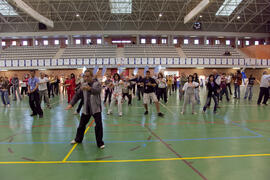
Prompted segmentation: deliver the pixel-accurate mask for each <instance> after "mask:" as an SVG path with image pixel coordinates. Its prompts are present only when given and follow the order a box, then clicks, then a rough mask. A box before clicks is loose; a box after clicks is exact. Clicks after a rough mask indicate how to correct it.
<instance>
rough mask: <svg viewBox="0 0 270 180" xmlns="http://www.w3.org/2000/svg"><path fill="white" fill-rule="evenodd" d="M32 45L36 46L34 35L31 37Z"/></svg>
mask: <svg viewBox="0 0 270 180" xmlns="http://www.w3.org/2000/svg"><path fill="white" fill-rule="evenodd" d="M32 46H36V38H35V37H33V38H32Z"/></svg>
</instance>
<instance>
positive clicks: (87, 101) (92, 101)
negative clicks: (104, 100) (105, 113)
mask: <svg viewBox="0 0 270 180" xmlns="http://www.w3.org/2000/svg"><path fill="white" fill-rule="evenodd" d="M84 80H85V82H84V83H83V84H82V87H81V89H80V93H76V94H75V95H74V97H73V98H72V100H71V102H70V103H69V105H68V106H67V107H66V110H69V109H71V108H72V107H73V106H74V105H75V104H76V103H77V102H78V100H79V99H80V98H81V97H82V98H83V99H84V104H83V112H82V115H81V119H80V124H79V127H78V128H77V134H76V137H75V139H74V140H72V141H71V142H70V143H71V144H76V143H81V142H82V141H83V138H84V132H85V128H86V125H87V123H88V122H89V120H90V118H91V116H93V117H94V120H95V123H96V126H95V135H96V143H97V146H98V147H99V148H100V149H104V148H105V145H104V142H103V140H102V139H103V127H102V116H101V98H100V93H101V85H100V83H99V82H98V81H96V80H95V79H94V78H93V72H92V71H91V70H86V71H85V73H84Z"/></svg>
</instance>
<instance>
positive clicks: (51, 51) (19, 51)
mask: <svg viewBox="0 0 270 180" xmlns="http://www.w3.org/2000/svg"><path fill="white" fill-rule="evenodd" d="M58 50H59V46H25V47H24V46H11V47H9V48H7V49H5V50H2V53H1V54H0V59H1V60H12V59H14V60H27V59H30V60H31V59H50V58H53V57H54V56H55V54H56V53H57V51H58Z"/></svg>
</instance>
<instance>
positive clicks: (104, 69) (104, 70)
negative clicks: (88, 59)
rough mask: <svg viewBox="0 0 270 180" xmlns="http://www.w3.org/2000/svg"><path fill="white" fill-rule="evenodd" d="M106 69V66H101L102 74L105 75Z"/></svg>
mask: <svg viewBox="0 0 270 180" xmlns="http://www.w3.org/2000/svg"><path fill="white" fill-rule="evenodd" d="M106 71H107V68H106V67H103V68H102V76H104V75H105V73H106Z"/></svg>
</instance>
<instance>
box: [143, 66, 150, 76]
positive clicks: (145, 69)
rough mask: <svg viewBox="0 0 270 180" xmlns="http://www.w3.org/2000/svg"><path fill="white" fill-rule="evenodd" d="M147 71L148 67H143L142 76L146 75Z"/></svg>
mask: <svg viewBox="0 0 270 180" xmlns="http://www.w3.org/2000/svg"><path fill="white" fill-rule="evenodd" d="M148 70H149V67H148V66H145V67H144V71H143V74H144V76H145V75H146V71H148Z"/></svg>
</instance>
